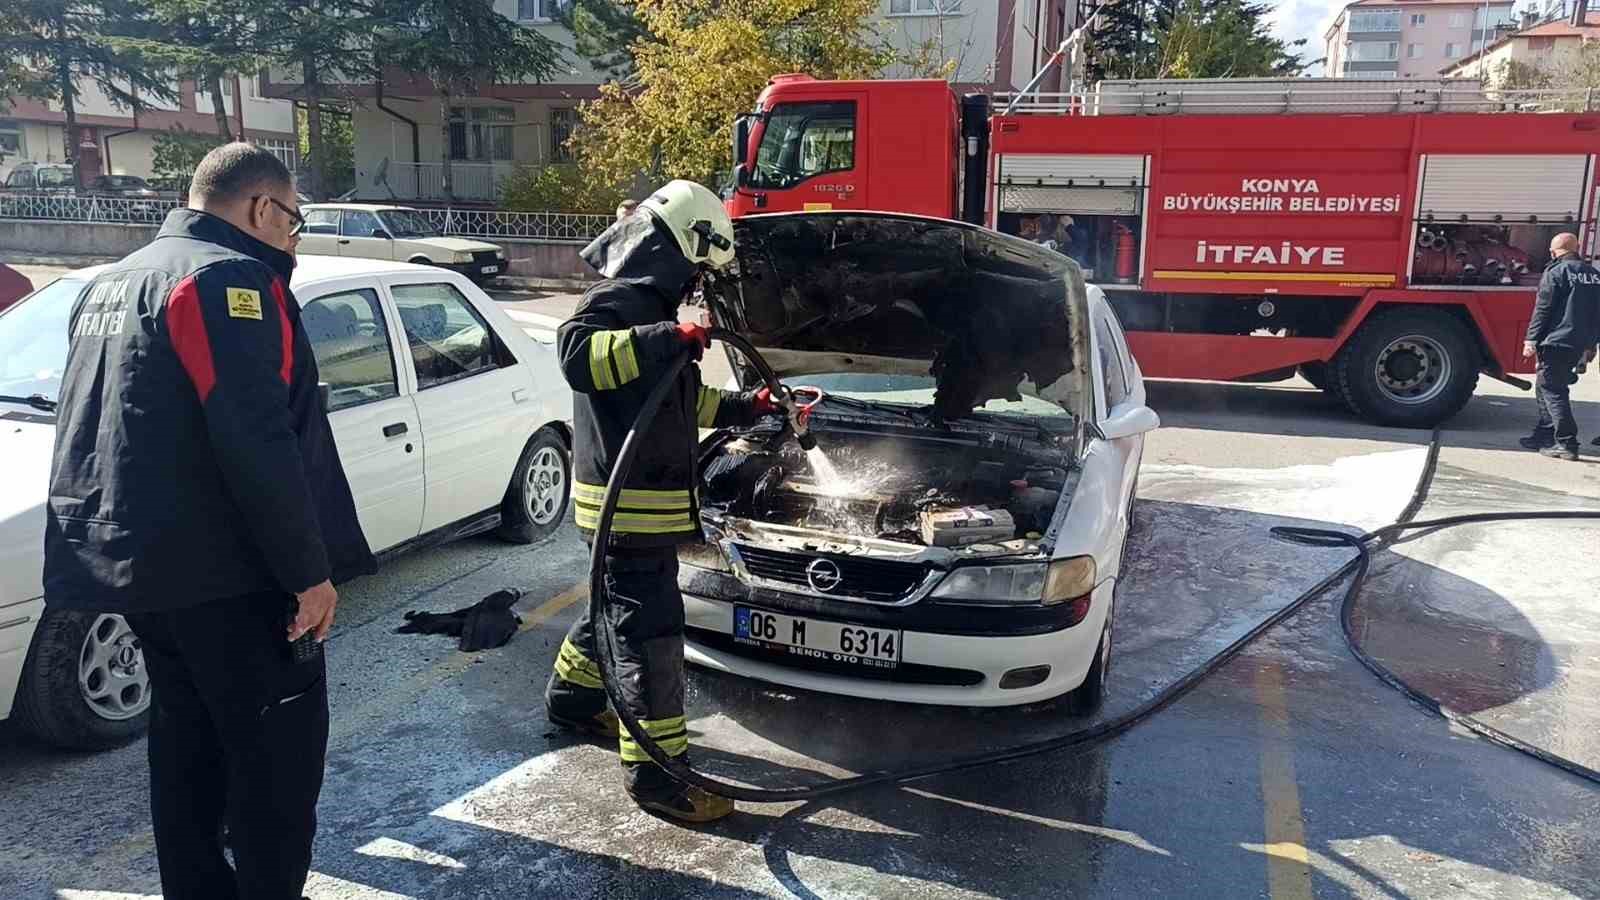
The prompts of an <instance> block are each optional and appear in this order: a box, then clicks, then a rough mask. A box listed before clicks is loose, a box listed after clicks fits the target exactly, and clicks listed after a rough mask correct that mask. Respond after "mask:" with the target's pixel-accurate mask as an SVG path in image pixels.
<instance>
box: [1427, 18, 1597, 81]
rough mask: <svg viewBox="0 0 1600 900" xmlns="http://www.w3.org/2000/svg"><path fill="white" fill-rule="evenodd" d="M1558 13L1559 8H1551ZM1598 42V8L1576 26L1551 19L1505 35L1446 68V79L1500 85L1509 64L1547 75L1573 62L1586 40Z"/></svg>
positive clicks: (1569, 22)
mask: <svg viewBox="0 0 1600 900" xmlns="http://www.w3.org/2000/svg"><path fill="white" fill-rule="evenodd" d="M1553 12H1554V13H1555V14H1556V15H1557V16H1559V15H1561V14H1562V12H1561V10H1553ZM1594 42H1600V10H1589V11H1588V12H1587V13H1585V18H1584V20H1583V23H1582V24H1581V25H1580V24H1578V23H1577V22H1575V21H1573V20H1572V19H1571V18H1553V19H1551V20H1549V21H1545V22H1539V23H1536V24H1533V25H1532V26H1531V27H1528V28H1524V29H1521V30H1520V31H1515V32H1512V33H1511V34H1508V35H1505V36H1504V37H1502V38H1500V39H1499V40H1498V41H1494V42H1493V43H1491V44H1489V46H1487V47H1485V48H1484V49H1483V50H1481V51H1479V52H1478V53H1474V54H1472V55H1471V56H1468V57H1467V58H1465V59H1462V60H1460V61H1458V62H1457V63H1455V64H1454V65H1451V66H1449V67H1447V68H1446V69H1445V70H1444V71H1443V72H1442V73H1441V74H1443V75H1444V76H1445V77H1447V78H1481V79H1483V80H1484V81H1485V82H1486V83H1487V84H1488V85H1489V86H1491V87H1500V86H1501V85H1502V84H1503V83H1504V80H1505V77H1506V75H1507V74H1508V73H1510V72H1511V70H1512V68H1513V66H1512V64H1513V63H1520V64H1521V65H1524V66H1527V67H1529V68H1530V69H1533V70H1537V71H1539V72H1543V73H1546V74H1550V75H1555V74H1558V73H1560V72H1561V71H1562V70H1563V69H1564V68H1566V67H1567V66H1568V65H1570V64H1571V63H1573V62H1575V61H1576V59H1575V57H1576V54H1577V52H1578V50H1579V49H1580V48H1582V47H1583V46H1584V44H1586V43H1594Z"/></svg>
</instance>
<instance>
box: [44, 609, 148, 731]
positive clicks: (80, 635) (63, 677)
mask: <svg viewBox="0 0 1600 900" xmlns="http://www.w3.org/2000/svg"><path fill="white" fill-rule="evenodd" d="M91 695H94V696H93V697H91ZM13 715H14V716H15V718H16V720H17V724H18V725H19V726H20V727H21V728H22V730H24V731H26V732H28V733H29V734H31V735H33V736H34V737H36V738H38V739H39V740H41V741H44V742H45V743H47V744H52V745H54V746H56V747H61V748H63V749H68V750H109V749H111V748H113V747H120V746H122V745H124V744H127V743H129V742H130V741H133V740H134V739H136V738H138V737H139V736H140V735H142V734H144V732H145V729H146V728H147V727H148V726H149V724H150V678H149V675H148V673H147V672H146V671H145V661H144V653H143V652H142V651H141V650H140V649H139V639H138V637H137V636H136V635H134V633H133V631H132V629H130V628H129V627H128V623H127V620H125V619H123V618H122V617H121V616H118V615H111V614H103V613H86V612H79V611H76V610H54V609H49V608H46V609H45V611H44V615H43V616H41V617H40V619H39V627H38V629H37V630H36V631H35V632H34V634H33V643H32V644H30V645H29V647H28V656H27V659H26V661H24V662H23V664H22V679H21V681H20V682H19V683H18V686H17V699H16V706H15V708H14V710H13Z"/></svg>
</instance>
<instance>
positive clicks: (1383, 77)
mask: <svg viewBox="0 0 1600 900" xmlns="http://www.w3.org/2000/svg"><path fill="white" fill-rule="evenodd" d="M1344 75H1345V77H1346V78H1354V79H1355V80H1356V81H1387V80H1388V79H1391V78H1399V77H1400V73H1399V72H1398V71H1396V70H1394V69H1384V70H1382V71H1378V72H1353V71H1351V70H1349V69H1346V70H1345V73H1344Z"/></svg>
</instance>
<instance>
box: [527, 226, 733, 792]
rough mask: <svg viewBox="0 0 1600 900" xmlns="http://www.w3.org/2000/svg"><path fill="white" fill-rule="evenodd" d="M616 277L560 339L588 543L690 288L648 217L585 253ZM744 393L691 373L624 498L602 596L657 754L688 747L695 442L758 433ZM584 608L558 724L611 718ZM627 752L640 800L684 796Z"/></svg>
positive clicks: (577, 507) (574, 633) (556, 690)
mask: <svg viewBox="0 0 1600 900" xmlns="http://www.w3.org/2000/svg"><path fill="white" fill-rule="evenodd" d="M585 258H586V259H588V260H589V262H590V263H591V264H592V265H594V266H595V268H596V269H599V270H600V271H602V272H603V273H609V274H610V275H611V277H609V278H608V279H606V280H604V281H601V282H599V283H597V284H596V285H594V286H593V287H591V288H590V289H589V290H588V291H587V292H586V293H585V295H584V298H583V301H582V302H581V303H580V304H579V305H578V308H577V310H576V311H575V312H574V313H573V315H572V317H571V318H570V319H568V320H567V321H566V322H565V323H563V324H562V326H561V327H560V329H559V330H558V331H557V338H556V344H557V349H558V353H559V356H560V359H561V366H562V371H563V372H564V373H565V375H566V379H567V383H568V384H569V385H571V386H572V390H573V392H574V394H573V416H572V417H573V432H574V440H573V444H574V448H573V474H574V483H573V492H572V493H573V507H574V515H575V518H576V520H577V525H578V528H579V530H580V531H581V533H582V534H583V536H584V538H585V539H586V540H592V539H593V535H594V530H595V527H596V526H597V524H598V522H599V517H600V507H601V501H602V499H603V497H604V495H605V489H606V483H607V482H608V481H609V480H610V477H611V470H612V466H613V464H614V463H615V461H616V458H617V455H618V453H619V452H620V451H621V449H622V442H623V440H624V439H625V438H626V436H627V434H628V431H629V430H630V429H631V428H633V425H634V419H635V418H636V417H637V416H638V414H639V410H640V407H641V406H642V405H643V403H644V400H645V398H646V396H647V395H648V394H649V393H650V391H651V389H652V388H654V387H655V385H656V383H657V381H658V379H659V377H660V374H661V373H662V372H663V371H664V370H665V369H666V367H667V365H668V364H669V363H670V362H671V361H672V359H673V358H674V357H675V356H677V355H678V354H679V353H681V352H683V350H684V346H685V345H684V344H683V343H682V342H681V341H680V340H679V338H678V337H677V324H678V319H677V310H678V305H679V303H680V301H681V299H682V297H683V296H684V292H685V290H686V289H687V287H688V286H689V284H690V283H691V281H692V280H693V278H694V276H695V272H696V269H695V267H694V266H693V265H692V264H690V263H689V262H688V260H686V259H685V258H684V256H683V254H682V251H680V250H679V249H678V248H677V247H676V245H675V244H674V239H673V237H672V236H671V234H670V233H667V232H666V231H665V229H664V228H662V227H660V226H658V225H657V224H656V223H655V220H654V219H653V218H652V217H651V216H650V215H648V214H646V215H634V216H630V217H629V218H627V219H624V220H622V221H619V222H617V223H616V224H614V225H613V226H612V227H611V228H610V229H608V231H607V232H606V234H604V235H602V236H601V237H600V238H599V239H597V240H596V242H595V243H594V244H592V245H591V246H590V247H589V248H587V249H586V250H585ZM755 416H756V413H755V401H754V398H753V395H752V394H749V393H727V392H723V391H719V390H717V389H715V388H711V387H706V386H705V385H702V384H701V383H700V371H699V367H698V366H696V365H693V364H691V365H688V366H685V367H684V368H683V370H682V373H681V374H680V375H679V376H678V381H677V383H676V384H675V385H674V386H673V389H672V390H670V391H669V392H668V393H667V395H666V398H665V400H664V401H663V402H662V405H661V407H660V410H659V412H658V413H657V414H656V417H655V420H654V421H653V422H652V423H651V424H650V427H649V431H648V432H646V433H645V434H644V435H643V440H642V442H641V444H640V448H639V452H638V455H637V457H636V458H635V460H634V463H633V467H632V469H631V470H630V472H629V475H628V481H627V483H626V484H625V485H624V488H623V493H622V498H621V502H620V503H619V504H618V506H617V511H616V515H615V517H614V518H613V519H612V527H611V543H610V546H609V547H608V548H607V550H606V554H607V557H606V570H607V576H606V590H607V591H608V592H609V598H610V604H609V609H610V610H611V612H610V614H611V616H613V617H614V618H613V620H612V627H613V628H614V631H615V634H616V659H615V660H614V661H613V669H614V671H615V672H616V673H617V675H618V681H619V685H620V687H621V689H622V693H623V696H624V697H625V699H626V701H627V703H628V707H629V710H630V711H631V712H632V713H633V714H634V715H635V716H636V717H637V718H638V719H639V720H640V721H641V722H642V723H643V725H644V727H645V729H646V731H647V732H648V733H649V734H650V735H651V737H653V738H654V739H655V741H656V742H657V743H658V744H659V745H660V746H661V748H662V749H663V750H665V751H666V752H667V753H669V754H671V755H674V756H681V755H682V754H684V753H685V752H687V750H688V747H689V738H688V732H687V731H686V728H685V721H684V709H683V628H684V613H683V597H682V596H681V595H680V594H679V593H678V558H677V552H676V550H675V549H674V548H676V547H677V545H679V544H682V543H686V542H691V541H699V540H701V539H702V538H701V535H700V525H699V510H698V507H697V505H696V496H695V489H694V482H695V459H696V455H697V453H696V447H697V444H698V440H699V439H698V429H699V428H702V427H705V428H710V427H722V426H727V425H735V424H742V423H747V422H750V421H752V420H753V419H754V418H755ZM596 652H597V651H596V644H595V635H594V623H593V622H591V621H590V619H589V616H588V613H587V608H586V609H585V612H584V613H583V614H582V615H581V616H580V617H579V619H578V621H577V622H575V623H573V626H572V628H571V630H570V631H569V632H568V634H567V637H566V639H565V640H564V641H562V644H561V649H560V651H559V652H558V654H557V656H556V660H555V666H554V672H553V673H552V675H551V678H550V683H549V686H548V688H547V689H546V704H547V708H548V712H549V714H550V716H551V718H552V719H555V720H556V721H558V722H563V723H567V724H580V723H586V722H589V721H591V720H592V719H594V718H595V717H596V716H599V715H601V714H603V713H604V712H605V710H606V696H605V693H604V691H603V689H602V687H601V683H600V670H599V667H598V666H597V665H596V664H595V656H596ZM619 740H620V745H619V750H620V753H621V757H622V763H623V766H624V768H625V773H626V782H627V787H628V790H629V792H630V793H631V794H633V795H634V796H635V797H636V798H640V799H648V798H651V797H660V796H662V795H666V794H671V793H673V792H675V791H677V790H678V789H679V786H678V785H677V784H676V782H674V781H673V780H672V779H670V778H669V777H667V775H666V773H665V772H664V771H662V770H661V769H660V768H659V767H658V766H656V765H655V764H654V763H652V762H650V761H649V757H647V756H646V755H645V753H644V751H643V750H642V749H641V748H640V747H639V746H638V744H637V743H635V742H634V741H633V740H632V739H631V738H630V737H629V736H628V734H627V732H626V731H623V732H622V734H621V736H620V738H619Z"/></svg>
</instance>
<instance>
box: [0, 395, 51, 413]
mask: <svg viewBox="0 0 1600 900" xmlns="http://www.w3.org/2000/svg"><path fill="white" fill-rule="evenodd" d="M0 402H3V403H23V404H26V405H28V406H31V407H33V408H34V409H37V410H41V411H43V412H55V411H56V401H54V400H51V399H50V398H49V397H46V396H45V395H43V394H29V395H28V396H26V397H16V396H12V395H10V394H0Z"/></svg>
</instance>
